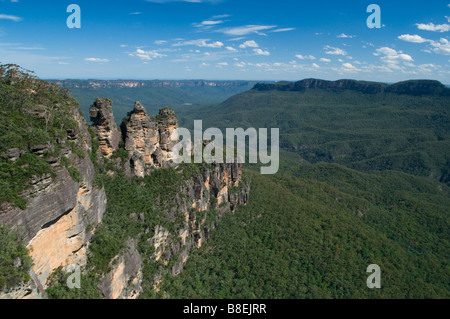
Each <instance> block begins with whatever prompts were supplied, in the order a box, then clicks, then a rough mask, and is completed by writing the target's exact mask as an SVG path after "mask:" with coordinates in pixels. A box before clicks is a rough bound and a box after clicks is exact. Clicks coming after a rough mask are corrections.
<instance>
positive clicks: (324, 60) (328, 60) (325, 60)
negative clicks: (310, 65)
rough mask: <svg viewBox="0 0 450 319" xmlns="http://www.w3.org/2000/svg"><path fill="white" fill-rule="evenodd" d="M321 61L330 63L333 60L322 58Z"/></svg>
mask: <svg viewBox="0 0 450 319" xmlns="http://www.w3.org/2000/svg"><path fill="white" fill-rule="evenodd" d="M319 61H320V62H325V63H330V62H331V60H330V59H327V58H321V59H320V60H319Z"/></svg>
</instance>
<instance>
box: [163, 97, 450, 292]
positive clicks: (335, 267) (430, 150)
mask: <svg viewBox="0 0 450 319" xmlns="http://www.w3.org/2000/svg"><path fill="white" fill-rule="evenodd" d="M449 103H450V102H449V100H448V97H446V96H439V95H419V96H413V95H400V94H395V93H376V94H365V93H361V92H358V91H352V90H344V91H341V92H333V91H331V92H330V91H326V90H303V91H279V90H268V91H266V90H256V89H253V90H251V91H249V92H245V93H242V94H240V95H237V96H235V97H232V98H230V99H229V100H227V101H225V102H224V103H222V104H220V105H218V106H216V107H211V106H203V107H202V106H200V107H194V108H190V109H189V110H181V111H180V113H181V116H180V117H181V119H182V121H183V123H182V124H184V125H186V126H187V127H190V126H191V125H192V122H193V120H194V119H202V120H203V126H204V127H218V128H221V129H225V128H226V127H243V128H248V127H256V128H258V127H268V128H270V127H279V128H280V133H281V146H282V148H283V150H282V151H281V155H280V160H281V163H280V171H279V173H278V174H277V175H274V176H260V175H259V174H258V173H256V170H253V169H255V168H256V167H255V166H254V165H253V166H249V168H250V169H251V170H250V171H248V172H247V174H249V175H250V176H252V190H251V194H250V202H249V204H248V206H247V207H241V208H240V209H239V210H238V212H237V213H236V214H235V215H229V216H227V217H226V218H225V219H224V220H223V221H222V223H221V225H220V227H219V228H218V229H217V231H216V232H215V233H214V234H213V236H212V238H211V240H210V241H209V242H208V243H207V244H206V245H205V246H204V247H202V249H201V250H199V251H197V252H196V253H195V254H194V255H193V256H191V259H190V260H189V261H188V263H187V267H186V269H185V271H184V272H183V273H182V274H181V275H179V276H178V277H176V278H167V279H166V281H165V287H164V288H165V289H166V292H167V293H168V294H169V295H170V296H171V297H173V298H186V297H188V298H448V297H449V296H450V289H449V288H450V287H449V282H450V280H449V279H450V278H449V253H450V249H449V247H450V245H449V239H450V237H449V207H450V196H449V195H450V193H449V190H450V189H449V187H448V185H446V184H448V182H449V179H448V176H449V175H448V174H449V166H448V165H449V158H450V157H449V155H450V154H449V152H450V147H449V146H450V145H449V137H450V130H449V128H450V127H449V126H450V119H449V113H448V111H449V106H450V104H449ZM372 263H375V264H378V265H380V267H381V269H382V273H383V275H382V278H383V279H382V281H383V283H382V289H380V290H370V289H367V286H366V279H367V277H368V273H366V268H367V266H368V265H369V264H372Z"/></svg>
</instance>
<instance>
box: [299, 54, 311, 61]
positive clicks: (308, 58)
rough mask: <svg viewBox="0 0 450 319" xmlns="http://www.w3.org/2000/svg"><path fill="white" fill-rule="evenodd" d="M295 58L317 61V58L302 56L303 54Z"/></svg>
mask: <svg viewBox="0 0 450 319" xmlns="http://www.w3.org/2000/svg"><path fill="white" fill-rule="evenodd" d="M295 57H296V58H297V59H300V60H315V59H316V57H315V56H313V55H301V54H297V55H296V56H295Z"/></svg>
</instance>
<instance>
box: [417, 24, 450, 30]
mask: <svg viewBox="0 0 450 319" xmlns="http://www.w3.org/2000/svg"><path fill="white" fill-rule="evenodd" d="M416 26H417V28H418V29H419V30H425V31H433V32H447V31H450V24H438V25H435V24H434V23H428V24H424V23H417V24H416Z"/></svg>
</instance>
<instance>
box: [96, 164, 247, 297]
mask: <svg viewBox="0 0 450 319" xmlns="http://www.w3.org/2000/svg"><path fill="white" fill-rule="evenodd" d="M249 192H250V185H249V183H247V182H245V181H243V180H242V170H241V165H240V164H215V165H211V166H205V167H203V168H202V169H201V170H200V172H198V173H197V174H194V176H193V177H192V178H190V179H187V180H186V181H185V182H184V184H183V186H181V187H180V189H179V190H178V192H177V194H176V196H174V197H173V198H172V199H171V200H169V201H165V202H161V203H159V206H160V207H161V208H162V209H163V215H164V218H165V219H167V220H169V221H171V222H172V224H173V225H175V227H174V228H171V229H166V228H164V227H163V226H161V225H154V227H152V228H151V229H147V230H146V231H145V233H152V234H153V236H151V237H150V238H149V239H147V240H146V241H145V242H144V243H143V244H142V245H143V246H144V248H142V247H141V250H142V249H144V251H151V252H152V254H151V255H150V256H148V255H146V256H145V257H142V256H141V255H140V253H139V251H138V250H137V249H136V242H137V241H138V240H139V238H140V237H141V236H144V234H139V235H138V236H137V237H136V238H133V239H130V240H129V241H128V243H127V248H126V249H125V250H124V251H123V252H122V253H121V254H119V255H117V256H116V257H115V258H113V260H112V261H111V265H112V269H111V271H110V272H109V273H108V274H106V275H105V276H104V277H103V280H102V283H101V285H100V290H101V292H102V294H103V296H104V297H105V298H107V299H115V298H120V299H134V298H137V297H138V296H139V295H140V294H141V293H142V292H143V287H142V282H143V273H144V272H145V270H144V267H145V262H143V260H144V258H147V260H146V263H147V264H152V265H153V266H152V268H155V270H154V271H153V272H152V273H151V274H150V275H149V273H148V272H147V273H146V274H147V278H145V279H146V281H147V282H150V285H151V289H153V290H154V291H155V292H158V291H159V289H160V284H161V282H162V280H163V278H164V277H165V276H167V275H170V276H176V275H178V274H180V273H181V272H182V271H183V267H184V264H185V263H186V262H187V260H188V259H189V255H190V253H191V252H192V250H193V249H197V248H200V247H201V246H202V244H203V243H204V242H205V241H207V240H208V238H209V237H210V235H211V232H212V231H213V229H214V228H215V227H216V226H217V225H218V223H219V221H220V220H221V219H222V218H223V216H224V215H225V214H227V213H231V212H234V211H235V209H236V207H237V206H238V205H246V204H247V203H248V200H249ZM180 217H181V222H179V221H178V222H177V220H178V219H179V218H180ZM131 218H135V219H136V218H138V219H140V220H142V219H143V217H138V216H131ZM146 288H148V287H146Z"/></svg>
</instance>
